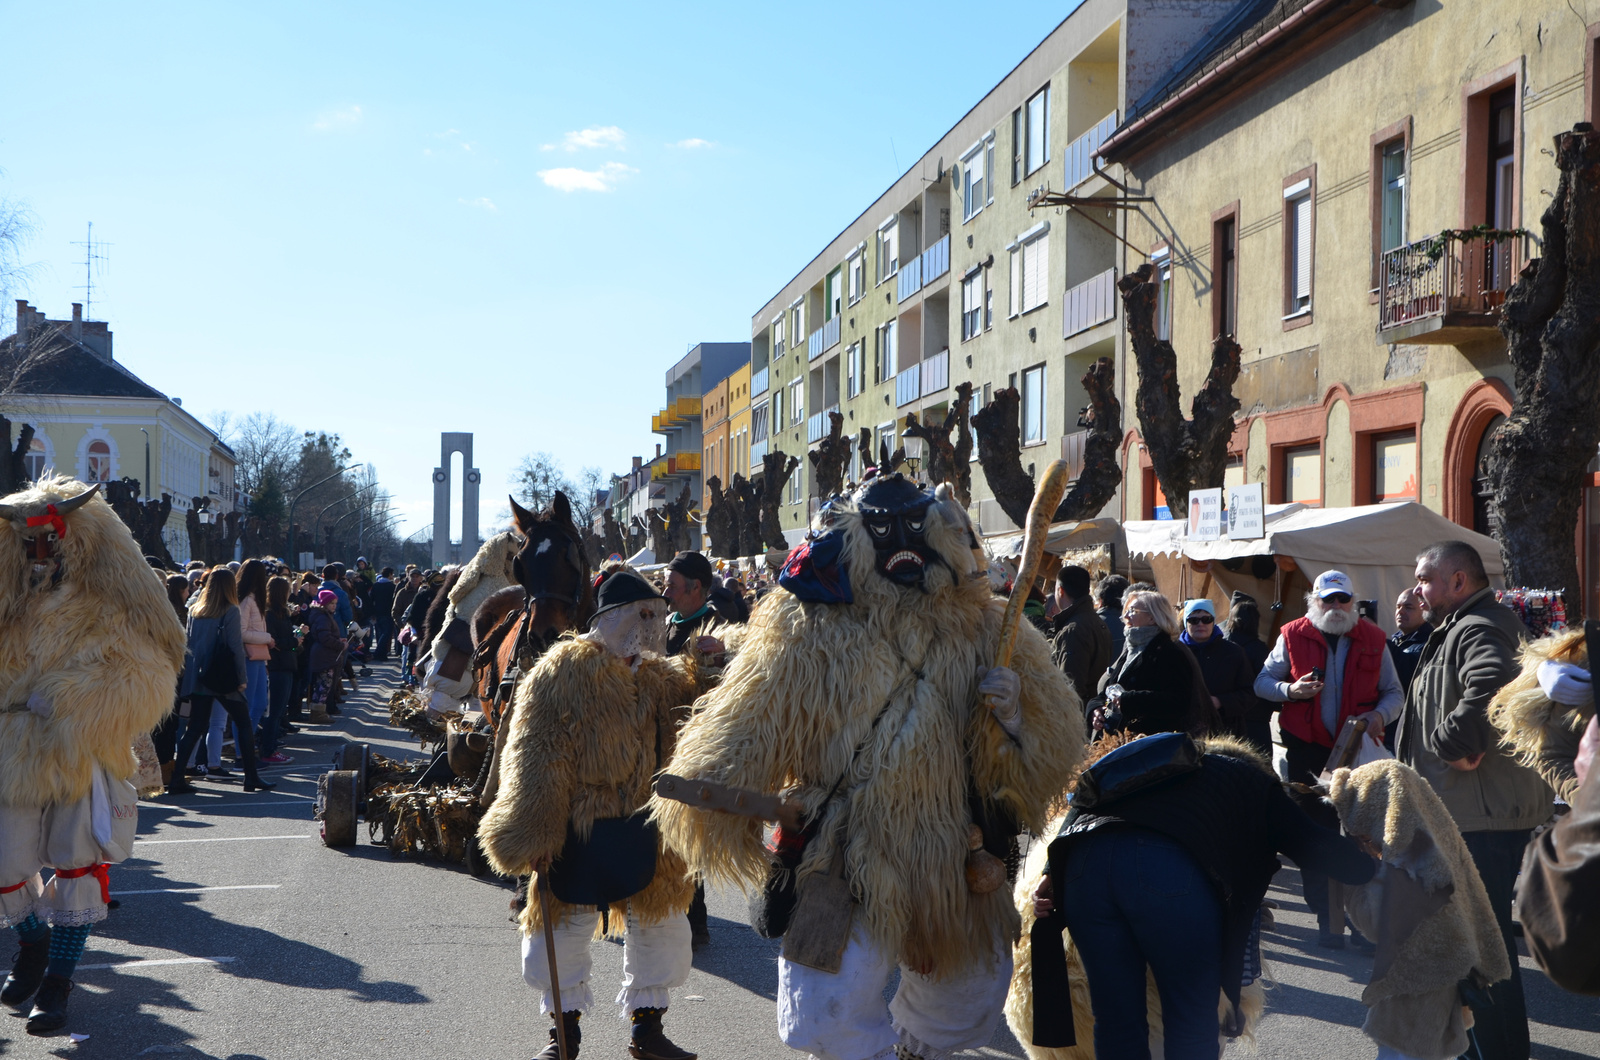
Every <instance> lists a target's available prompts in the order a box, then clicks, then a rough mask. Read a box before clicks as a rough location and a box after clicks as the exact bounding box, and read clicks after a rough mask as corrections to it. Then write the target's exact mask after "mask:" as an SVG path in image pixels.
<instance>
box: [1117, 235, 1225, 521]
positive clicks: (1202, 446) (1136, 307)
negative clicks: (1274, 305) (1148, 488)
mask: <svg viewBox="0 0 1600 1060" xmlns="http://www.w3.org/2000/svg"><path fill="white" fill-rule="evenodd" d="M1154 273H1155V270H1154V268H1153V267H1152V266H1151V265H1149V264H1144V265H1141V266H1139V268H1138V270H1137V271H1135V272H1131V273H1129V274H1128V275H1126V276H1124V277H1123V278H1122V279H1120V280H1118V281H1117V289H1118V290H1120V291H1121V292H1122V309H1123V315H1124V317H1125V318H1126V320H1127V322H1128V339H1129V342H1130V344H1131V345H1132V347H1133V358H1134V363H1135V364H1136V365H1137V366H1138V370H1139V386H1138V390H1137V391H1136V393H1135V398H1134V409H1135V411H1136V412H1137V413H1138V416H1139V433H1140V435H1141V440H1142V441H1143V442H1144V445H1145V449H1146V450H1147V451H1148V452H1149V453H1150V463H1151V465H1152V466H1153V467H1154V468H1155V473H1156V480H1157V481H1158V482H1160V483H1161V492H1162V493H1164V494H1166V498H1167V507H1168V509H1169V510H1171V511H1173V512H1182V511H1188V508H1189V491H1190V490H1192V489H1204V488H1208V487H1212V486H1220V485H1222V477H1223V474H1224V473H1225V472H1226V470H1227V467H1228V442H1229V440H1230V439H1232V437H1233V414H1234V413H1235V412H1238V411H1239V399H1238V398H1236V397H1234V395H1233V384H1234V381H1235V380H1237V379H1238V378H1239V344H1238V343H1237V342H1235V341H1234V340H1233V336H1232V335H1219V336H1217V338H1216V339H1215V341H1213V342H1212V344H1211V368H1210V370H1209V371H1208V372H1207V373H1206V381H1205V383H1204V384H1203V385H1202V386H1201V387H1200V392H1199V393H1198V394H1196V395H1195V396H1194V401H1193V402H1191V403H1190V416H1191V418H1190V419H1187V420H1186V419H1184V418H1183V402H1182V397H1181V395H1180V394H1179V391H1178V355H1177V353H1176V352H1175V351H1174V350H1173V348H1172V343H1170V342H1168V341H1167V340H1166V339H1158V338H1156V332H1155V308H1156V297H1157V295H1158V293H1159V292H1158V287H1157V284H1156V283H1155V282H1154V281H1153V280H1152V279H1151V277H1152V276H1153V275H1154Z"/></svg>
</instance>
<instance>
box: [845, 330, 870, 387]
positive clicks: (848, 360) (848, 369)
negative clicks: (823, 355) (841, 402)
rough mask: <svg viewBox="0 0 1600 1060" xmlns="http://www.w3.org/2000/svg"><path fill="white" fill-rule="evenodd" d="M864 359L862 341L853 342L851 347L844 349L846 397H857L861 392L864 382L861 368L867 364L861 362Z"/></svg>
mask: <svg viewBox="0 0 1600 1060" xmlns="http://www.w3.org/2000/svg"><path fill="white" fill-rule="evenodd" d="M862 359H863V358H862V356H861V343H859V342H852V343H851V344H850V346H849V348H847V349H846V350H845V351H844V371H845V379H844V383H845V396H846V397H855V396H856V395H857V394H859V393H861V387H862V382H863V380H862V378H861V369H862V368H864V367H865V365H863V364H862V363H861V362H862Z"/></svg>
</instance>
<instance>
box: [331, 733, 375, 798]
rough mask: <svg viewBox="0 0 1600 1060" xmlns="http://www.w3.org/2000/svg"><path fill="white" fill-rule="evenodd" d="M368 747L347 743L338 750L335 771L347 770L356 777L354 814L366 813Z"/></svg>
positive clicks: (362, 744) (361, 744) (366, 745)
mask: <svg viewBox="0 0 1600 1060" xmlns="http://www.w3.org/2000/svg"><path fill="white" fill-rule="evenodd" d="M369 750H370V747H369V745H368V744H364V743H347V744H345V745H344V746H343V747H341V748H340V749H339V760H338V762H337V763H336V765H335V768H337V769H348V770H351V771H353V772H354V773H355V775H356V812H357V813H360V814H363V815H364V814H365V813H366V812H367V756H368V754H369Z"/></svg>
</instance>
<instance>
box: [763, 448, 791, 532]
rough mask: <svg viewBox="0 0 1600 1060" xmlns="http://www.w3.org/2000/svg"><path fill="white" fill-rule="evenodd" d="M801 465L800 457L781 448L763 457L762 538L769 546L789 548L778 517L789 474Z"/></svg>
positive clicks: (770, 451)
mask: <svg viewBox="0 0 1600 1060" xmlns="http://www.w3.org/2000/svg"><path fill="white" fill-rule="evenodd" d="M799 466H800V458H799V457H797V456H789V455H788V454H787V453H785V452H784V451H783V450H781V449H773V450H769V451H768V452H767V455H766V456H764V457H762V458H761V505H760V507H761V540H762V541H765V542H766V544H767V547H768V548H779V549H784V550H787V549H788V547H789V542H788V540H787V539H786V538H785V537H784V536H783V522H782V521H781V520H780V519H779V518H778V506H779V505H781V504H782V503H783V488H784V487H785V486H787V485H788V484H789V476H790V475H792V474H794V469H795V468H797V467H799Z"/></svg>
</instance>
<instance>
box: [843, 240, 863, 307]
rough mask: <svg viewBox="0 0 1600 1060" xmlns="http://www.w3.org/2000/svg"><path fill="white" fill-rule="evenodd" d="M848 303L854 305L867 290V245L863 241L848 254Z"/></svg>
mask: <svg viewBox="0 0 1600 1060" xmlns="http://www.w3.org/2000/svg"><path fill="white" fill-rule="evenodd" d="M848 265H849V275H850V304H851V305H855V304H856V303H857V302H859V301H861V296H862V295H863V294H865V293H866V291H867V247H866V244H865V243H863V244H862V245H861V246H859V247H857V248H856V252H855V253H854V254H852V255H850V260H849V263H848Z"/></svg>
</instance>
